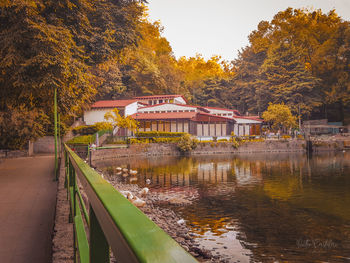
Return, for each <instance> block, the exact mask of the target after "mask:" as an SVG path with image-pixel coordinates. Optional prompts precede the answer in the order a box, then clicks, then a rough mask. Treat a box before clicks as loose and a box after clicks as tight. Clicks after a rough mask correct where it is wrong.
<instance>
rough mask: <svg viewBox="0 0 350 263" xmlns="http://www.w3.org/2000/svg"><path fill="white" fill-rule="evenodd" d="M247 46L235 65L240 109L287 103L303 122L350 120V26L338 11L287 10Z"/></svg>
mask: <svg viewBox="0 0 350 263" xmlns="http://www.w3.org/2000/svg"><path fill="white" fill-rule="evenodd" d="M249 42H250V43H249V45H248V46H247V47H245V48H244V49H242V51H241V52H240V54H239V58H238V59H237V60H236V61H234V64H235V66H236V70H237V74H236V76H235V77H234V78H233V79H232V83H231V85H232V86H231V87H232V89H231V91H232V93H234V94H236V95H237V99H236V100H234V103H233V104H235V105H236V106H237V107H238V109H240V110H241V111H253V112H263V111H264V110H265V109H266V107H267V106H268V103H269V102H273V103H282V102H283V103H285V104H286V105H288V106H289V107H290V108H291V109H292V111H293V112H294V113H298V111H299V108H300V111H301V114H302V116H303V117H304V118H329V119H333V120H339V121H342V120H344V119H345V117H346V116H344V115H345V114H348V117H350V116H349V113H350V111H349V108H350V107H349V106H350V104H349V103H350V101H349V100H350V68H349V67H350V45H349V43H350V26H349V22H348V21H343V20H342V19H341V18H340V17H339V16H338V15H337V14H336V13H335V11H331V12H329V13H328V14H324V13H322V12H321V10H316V11H309V10H307V9H292V8H288V9H287V10H285V11H282V12H279V13H278V14H276V15H275V16H274V18H273V20H272V21H271V22H267V21H262V22H260V23H259V25H258V28H257V30H255V31H253V32H252V33H251V34H250V36H249Z"/></svg>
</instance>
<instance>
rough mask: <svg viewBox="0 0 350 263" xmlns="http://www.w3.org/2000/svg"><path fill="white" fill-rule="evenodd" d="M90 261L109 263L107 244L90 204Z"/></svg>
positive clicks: (93, 262)
mask: <svg viewBox="0 0 350 263" xmlns="http://www.w3.org/2000/svg"><path fill="white" fill-rule="evenodd" d="M89 211H90V231H89V232H90V263H109V262H110V259H109V244H108V241H107V239H106V237H105V235H104V233H103V230H102V228H101V226H100V223H99V222H98V219H97V217H96V215H95V212H94V210H93V208H92V206H91V205H90V208H89Z"/></svg>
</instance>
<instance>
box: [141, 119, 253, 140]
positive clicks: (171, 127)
mask: <svg viewBox="0 0 350 263" xmlns="http://www.w3.org/2000/svg"><path fill="white" fill-rule="evenodd" d="M139 131H164V132H187V133H190V134H193V135H196V136H204V137H206V136H223V137H225V136H230V135H231V132H234V134H235V135H237V136H245V135H260V125H258V124H256V125H255V124H253V125H248V124H237V123H236V124H231V123H227V122H210V123H208V122H193V121H188V120H177V121H140V126H139Z"/></svg>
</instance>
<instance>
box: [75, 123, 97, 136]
mask: <svg viewBox="0 0 350 263" xmlns="http://www.w3.org/2000/svg"><path fill="white" fill-rule="evenodd" d="M97 131H98V129H97V126H96V125H82V126H78V127H75V128H73V134H74V135H78V134H79V135H89V134H94V133H96V132H97Z"/></svg>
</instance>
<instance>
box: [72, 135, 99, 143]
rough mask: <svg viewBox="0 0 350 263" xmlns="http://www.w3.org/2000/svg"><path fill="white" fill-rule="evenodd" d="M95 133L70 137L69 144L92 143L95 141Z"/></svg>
mask: <svg viewBox="0 0 350 263" xmlns="http://www.w3.org/2000/svg"><path fill="white" fill-rule="evenodd" d="M95 140H96V136H95V135H81V136H77V137H74V138H72V139H70V140H69V141H68V142H67V144H91V143H93V142H95Z"/></svg>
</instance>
